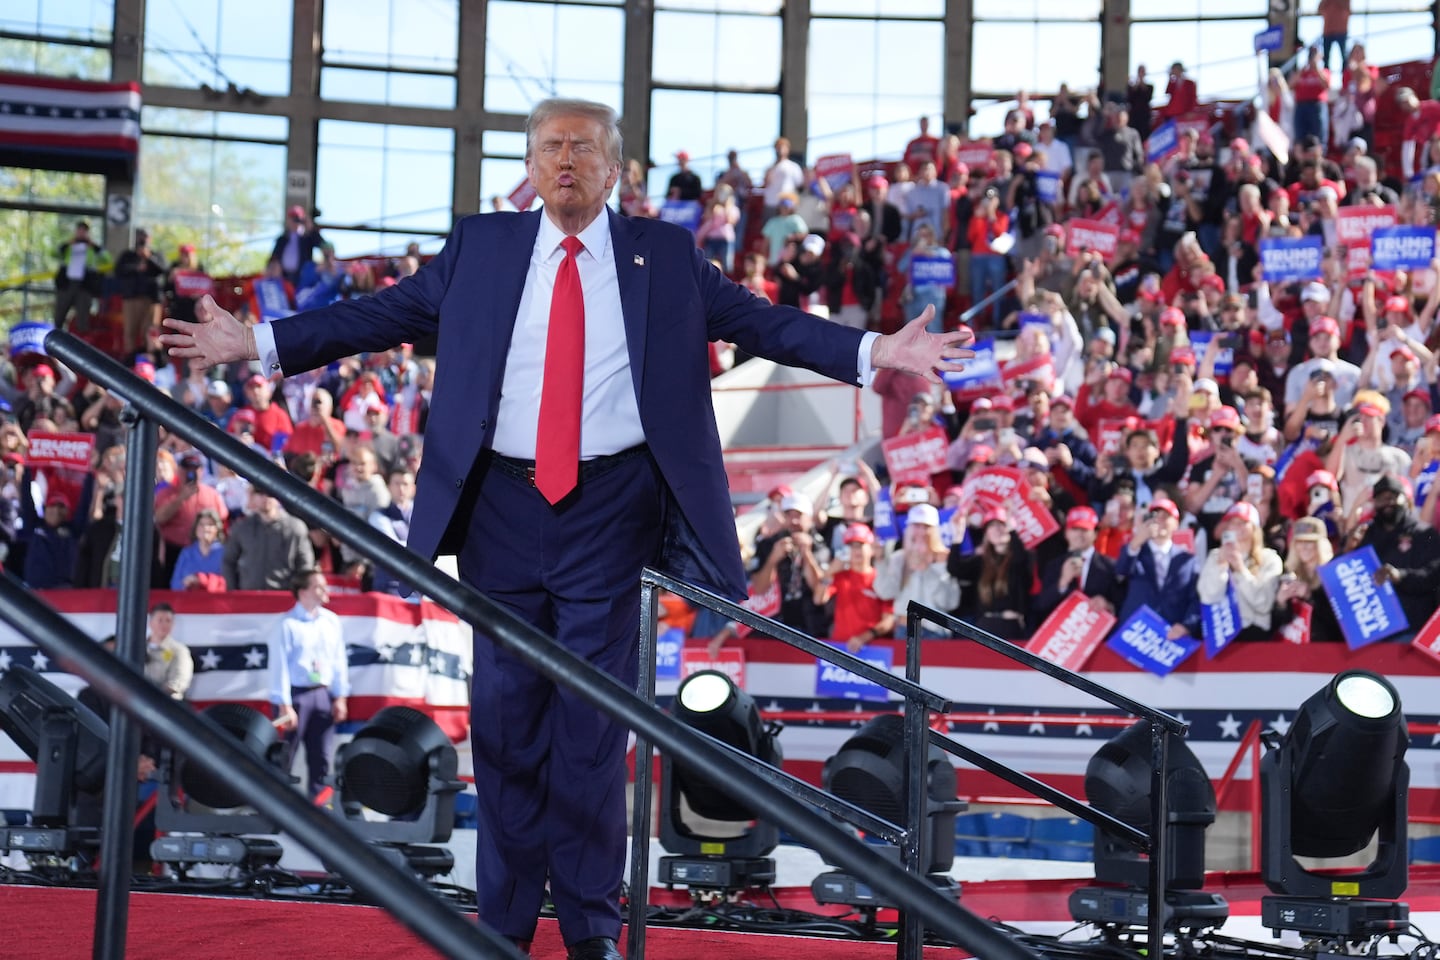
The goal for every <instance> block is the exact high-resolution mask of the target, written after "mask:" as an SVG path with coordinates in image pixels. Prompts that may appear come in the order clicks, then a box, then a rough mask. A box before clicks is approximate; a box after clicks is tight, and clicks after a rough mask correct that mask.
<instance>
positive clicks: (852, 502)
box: [840, 483, 870, 508]
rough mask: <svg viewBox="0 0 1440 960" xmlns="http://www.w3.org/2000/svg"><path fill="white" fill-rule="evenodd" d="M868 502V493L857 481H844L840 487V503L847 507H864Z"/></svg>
mask: <svg viewBox="0 0 1440 960" xmlns="http://www.w3.org/2000/svg"><path fill="white" fill-rule="evenodd" d="M869 502H870V494H868V493H866V492H865V488H864V487H862V486H860V484H858V483H845V484H842V485H841V487H840V503H841V504H843V505H844V506H847V507H857V508H860V507H864V506H865V505H866V504H867V503H869Z"/></svg>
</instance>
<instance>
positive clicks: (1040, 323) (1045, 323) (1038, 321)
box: [1020, 310, 1054, 330]
mask: <svg viewBox="0 0 1440 960" xmlns="http://www.w3.org/2000/svg"><path fill="white" fill-rule="evenodd" d="M1052 326H1054V324H1052V323H1051V322H1050V315H1049V314H1048V313H1031V312H1030V311H1029V310H1026V311H1024V312H1023V313H1021V314H1020V329H1021V330H1024V329H1025V328H1026V327H1044V328H1045V329H1046V330H1049V329H1050V328H1051V327H1052Z"/></svg>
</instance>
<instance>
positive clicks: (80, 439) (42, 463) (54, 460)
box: [25, 432, 95, 473]
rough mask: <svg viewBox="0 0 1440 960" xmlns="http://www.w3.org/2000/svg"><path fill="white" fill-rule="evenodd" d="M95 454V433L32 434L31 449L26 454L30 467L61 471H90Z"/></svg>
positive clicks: (26, 460)
mask: <svg viewBox="0 0 1440 960" xmlns="http://www.w3.org/2000/svg"><path fill="white" fill-rule="evenodd" d="M94 453H95V434H93V433H43V432H41V433H32V434H30V448H29V450H27V451H26V454H25V465H26V466H28V467H53V468H55V469H59V470H79V471H81V472H82V473H83V472H85V471H87V470H89V469H90V459H91V457H92V456H93V455H94Z"/></svg>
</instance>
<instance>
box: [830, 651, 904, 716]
mask: <svg viewBox="0 0 1440 960" xmlns="http://www.w3.org/2000/svg"><path fill="white" fill-rule="evenodd" d="M830 646H832V647H834V648H835V649H837V650H845V649H846V648H845V644H843V643H832V644H830ZM847 652H848V651H847ZM855 656H857V657H859V658H860V659H861V660H864V661H865V662H866V663H868V664H870V665H871V666H872V667H878V668H880V669H881V670H884V671H885V672H886V673H889V672H890V670H891V668H893V667H894V666H895V651H894V650H892V649H891V648H890V647H888V646H884V647H881V646H874V647H868V646H867V647H861V648H860V652H859V653H857V654H855ZM815 696H817V697H840V698H843V699H845V700H877V701H879V702H881V703H884V702H885V701H887V700H889V699H890V691H889V690H886V689H885V688H884V687H882V686H880V684H878V683H876V682H875V681H873V680H866V679H865V678H864V677H857V676H856V675H855V674H853V673H851V672H850V671H849V670H846V669H845V668H844V667H842V666H840V665H838V664H834V663H831V662H830V661H829V660H826V659H824V658H823V657H816V658H815Z"/></svg>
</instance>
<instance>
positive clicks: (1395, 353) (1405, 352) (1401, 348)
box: [1390, 343, 1419, 361]
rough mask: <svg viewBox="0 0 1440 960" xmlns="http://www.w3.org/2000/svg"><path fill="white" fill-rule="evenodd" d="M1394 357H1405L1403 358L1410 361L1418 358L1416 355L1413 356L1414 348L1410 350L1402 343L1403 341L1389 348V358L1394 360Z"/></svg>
mask: <svg viewBox="0 0 1440 960" xmlns="http://www.w3.org/2000/svg"><path fill="white" fill-rule="evenodd" d="M1396 357H1401V358H1403V359H1405V360H1410V361H1415V360H1418V359H1419V358H1418V357H1416V356H1415V351H1414V350H1411V349H1410V348H1409V347H1407V346H1405V344H1403V343H1402V344H1399V345H1397V346H1396V347H1395V349H1394V350H1391V351H1390V359H1391V360H1394V359H1395V358H1396Z"/></svg>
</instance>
